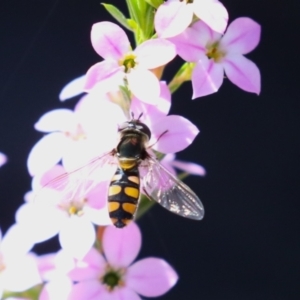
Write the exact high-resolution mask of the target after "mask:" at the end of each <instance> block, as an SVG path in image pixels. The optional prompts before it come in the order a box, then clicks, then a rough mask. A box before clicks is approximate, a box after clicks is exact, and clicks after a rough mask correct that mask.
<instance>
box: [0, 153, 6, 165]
mask: <svg viewBox="0 0 300 300" xmlns="http://www.w3.org/2000/svg"><path fill="white" fill-rule="evenodd" d="M6 162H7V156H6V155H5V154H3V153H2V152H0V167H1V166H3V165H4V164H5V163H6Z"/></svg>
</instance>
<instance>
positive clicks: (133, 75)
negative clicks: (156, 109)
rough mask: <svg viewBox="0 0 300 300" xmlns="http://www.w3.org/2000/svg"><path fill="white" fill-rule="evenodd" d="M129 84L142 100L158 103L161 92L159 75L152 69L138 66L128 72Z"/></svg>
mask: <svg viewBox="0 0 300 300" xmlns="http://www.w3.org/2000/svg"><path fill="white" fill-rule="evenodd" d="M127 80H128V86H129V88H130V90H131V91H132V93H133V94H134V95H135V96H136V97H137V98H138V99H140V100H141V101H143V102H146V103H149V104H156V103H157V101H158V97H159V94H160V86H159V81H158V79H157V77H156V76H155V75H154V74H153V73H152V72H150V71H148V70H145V69H142V68H138V69H132V70H131V72H130V73H128V74H127Z"/></svg>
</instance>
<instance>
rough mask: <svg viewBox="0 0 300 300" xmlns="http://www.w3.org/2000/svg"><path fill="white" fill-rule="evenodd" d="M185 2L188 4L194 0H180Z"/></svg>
mask: <svg viewBox="0 0 300 300" xmlns="http://www.w3.org/2000/svg"><path fill="white" fill-rule="evenodd" d="M183 1H184V2H185V3H186V4H189V3H193V2H194V0H179V2H183Z"/></svg>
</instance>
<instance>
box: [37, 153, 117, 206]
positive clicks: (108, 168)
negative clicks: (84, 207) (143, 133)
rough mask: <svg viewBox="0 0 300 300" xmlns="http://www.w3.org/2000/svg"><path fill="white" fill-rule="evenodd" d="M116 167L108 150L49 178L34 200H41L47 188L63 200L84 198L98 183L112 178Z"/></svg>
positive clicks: (114, 159) (113, 158)
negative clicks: (84, 163) (70, 169)
mask: <svg viewBox="0 0 300 300" xmlns="http://www.w3.org/2000/svg"><path fill="white" fill-rule="evenodd" d="M116 167H117V160H116V158H115V156H114V155H113V154H112V153H111V152H110V153H106V154H104V155H102V156H99V157H97V158H95V159H93V160H92V161H90V162H89V163H88V164H86V165H85V166H83V167H81V168H78V169H76V170H74V171H71V172H66V173H64V174H62V175H60V176H58V177H56V178H54V179H53V180H50V181H49V182H48V183H47V184H46V185H45V186H43V188H42V189H41V190H40V191H38V192H37V194H36V197H35V200H37V201H40V200H43V197H44V196H45V194H46V193H47V190H48V191H49V189H51V190H53V191H56V192H58V193H59V198H60V199H61V200H63V201H72V200H73V199H84V198H85V196H86V195H87V194H88V193H89V192H90V191H91V190H92V189H93V188H95V187H96V186H97V185H98V184H99V183H101V182H104V181H108V180H110V179H111V178H112V176H113V174H114V172H115V170H116Z"/></svg>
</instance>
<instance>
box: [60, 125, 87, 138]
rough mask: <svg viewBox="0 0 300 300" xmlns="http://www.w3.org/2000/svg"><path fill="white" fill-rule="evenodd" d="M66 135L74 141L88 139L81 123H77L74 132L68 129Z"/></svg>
mask: <svg viewBox="0 0 300 300" xmlns="http://www.w3.org/2000/svg"><path fill="white" fill-rule="evenodd" d="M65 135H66V136H67V137H69V138H70V139H72V140H74V141H82V140H85V139H86V134H85V132H84V131H83V128H82V127H81V125H80V124H78V125H77V128H76V130H74V132H71V131H66V132H65Z"/></svg>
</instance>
